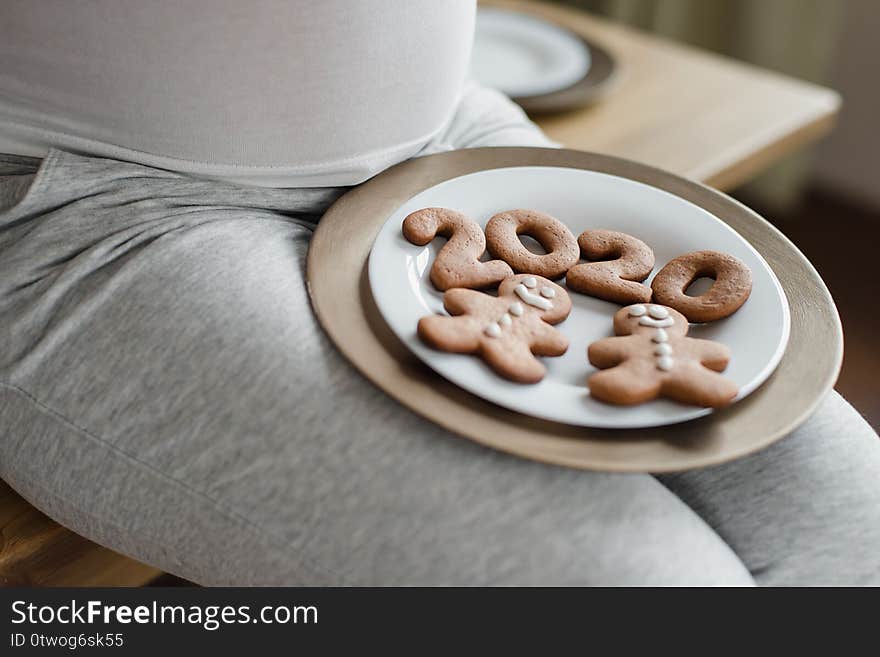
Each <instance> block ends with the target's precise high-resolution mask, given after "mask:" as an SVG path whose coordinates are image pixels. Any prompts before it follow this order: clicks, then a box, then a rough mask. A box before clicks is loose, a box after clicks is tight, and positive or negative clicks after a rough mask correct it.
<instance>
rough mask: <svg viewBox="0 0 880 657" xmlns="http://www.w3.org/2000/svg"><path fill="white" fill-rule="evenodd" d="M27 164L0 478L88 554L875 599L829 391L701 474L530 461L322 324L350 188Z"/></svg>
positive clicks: (10, 276) (866, 499) (15, 204)
mask: <svg viewBox="0 0 880 657" xmlns="http://www.w3.org/2000/svg"><path fill="white" fill-rule="evenodd" d="M0 159H2V158H0ZM34 166H35V163H32V162H28V161H24V160H18V159H15V158H5V159H4V160H3V161H2V162H0V176H2V177H0V201H2V200H3V198H4V196H5V203H2V204H0V207H3V205H5V206H11V207H7V209H6V210H5V211H4V210H2V209H0V338H2V340H0V344H2V348H0V476H2V477H3V478H4V479H6V480H7V481H8V482H9V483H10V484H11V485H12V486H13V487H14V488H15V489H16V490H18V491H19V492H20V493H21V494H22V495H24V496H25V497H26V498H27V499H29V500H30V501H31V502H32V503H34V504H35V505H36V506H38V507H39V508H40V509H42V510H44V511H45V512H46V513H48V514H49V515H51V516H52V517H54V518H56V519H57V520H58V521H59V522H61V523H62V524H65V525H67V526H68V527H70V528H72V529H73V530H75V531H77V532H79V533H81V534H83V535H85V536H88V537H89V538H92V539H93V540H95V541H97V542H99V543H102V544H104V545H107V546H109V547H112V548H113V549H116V550H119V551H121V552H124V553H127V554H129V555H132V556H134V557H136V558H138V559H141V560H143V561H146V562H148V563H151V564H154V565H156V566H158V567H160V568H162V569H164V570H167V571H170V572H172V573H176V574H178V575H181V576H183V577H186V578H189V579H191V580H194V581H196V582H199V583H203V584H245V585H247V584H303V585H306V584H308V585H337V584H363V585H374V584H389V585H390V584H744V585H748V584H752V583H753V582H758V583H760V584H830V583H835V584H880V550H878V546H880V443H878V441H877V436H876V434H875V433H874V432H873V431H872V430H871V429H870V428H869V427H868V425H867V424H866V423H865V422H864V421H863V420H862V418H861V417H860V416H859V415H858V413H856V412H855V411H854V410H853V409H852V408H851V407H850V406H849V405H848V404H847V403H846V402H845V401H844V400H843V399H842V398H841V397H840V396H838V395H837V394H836V393H832V394H831V395H830V396H829V397H828V398H827V399H826V400H825V401H824V402H823V403H822V405H821V407H820V408H819V410H818V411H817V412H816V414H815V415H814V416H813V417H812V418H811V419H810V420H809V421H808V422H806V423H805V424H804V425H803V426H802V427H801V428H800V429H798V430H797V431H795V432H794V433H793V434H792V435H791V436H789V437H788V438H786V439H785V440H783V441H781V442H780V443H777V444H776V445H774V446H773V447H771V448H769V449H767V450H764V451H763V452H761V453H759V454H756V455H754V456H751V457H748V458H745V459H742V460H739V461H736V462H733V463H730V464H727V465H723V466H719V467H714V468H710V469H706V470H701V471H696V472H690V473H685V474H679V475H675V476H668V477H662V478H654V477H651V476H648V475H615V474H601V473H589V472H580V471H574V470H568V469H563V468H557V467H551V466H544V465H539V464H537V463H532V462H528V461H524V460H519V459H516V458H513V457H509V456H506V455H503V454H500V453H496V452H493V451H491V450H488V449H484V448H482V447H479V446H477V445H475V444H473V443H471V442H469V441H467V440H463V439H461V438H458V437H455V436H453V435H450V434H448V433H446V432H445V431H443V430H442V429H440V428H438V427H436V426H434V425H432V424H430V423H428V422H426V421H424V420H422V419H421V418H419V417H418V416H416V415H414V414H413V413H411V412H409V411H407V410H406V409H404V408H402V407H401V406H399V405H398V404H397V403H395V402H394V401H392V400H391V399H389V398H388V397H386V396H385V395H384V394H383V393H382V392H381V391H379V390H378V389H376V388H375V387H374V386H372V385H371V384H370V383H368V382H367V381H365V380H364V379H363V378H362V377H361V376H360V375H359V374H358V373H357V372H355V371H354V370H353V369H352V368H351V367H350V366H349V365H348V363H347V362H346V361H345V360H344V359H343V358H341V357H340V355H339V354H338V353H337V351H336V349H335V348H334V347H333V345H332V344H331V343H330V342H328V340H327V338H326V337H325V336H324V334H323V333H322V332H321V330H320V329H319V327H318V326H317V324H316V322H315V319H314V317H313V315H312V313H311V310H310V307H309V303H308V298H307V295H306V290H305V286H304V272H303V267H304V262H305V256H306V252H307V249H308V245H309V239H310V236H311V233H312V224H311V223H309V218H310V217H312V216H313V215H314V214H316V213H318V212H320V210H321V209H322V208H323V207H325V206H326V204H327V203H328V202H329V201H330V200H332V197H333V195H334V194H335V193H334V192H328V191H321V190H311V191H309V190H290V191H279V190H260V189H245V188H239V187H235V186H232V185H227V184H222V183H216V182H207V181H196V180H191V179H188V178H185V177H182V176H178V175H175V174H172V173H168V172H163V171H158V170H155V169H150V168H147V167H142V166H139V165H133V164H126V163H121V162H115V161H112V160H102V159H98V158H88V157H80V156H75V155H70V154H66V153H60V152H58V151H53V152H52V153H51V154H50V156H49V158H47V160H45V161H44V162H43V165H42V168H41V169H40V171H39V173H38V174H37V176H36V178H34V176H33V175H32V174H33V169H34ZM4 173H5V174H6V175H3V174H4ZM25 192H26V193H25ZM22 197H23V198H22Z"/></svg>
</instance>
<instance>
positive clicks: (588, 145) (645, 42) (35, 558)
mask: <svg viewBox="0 0 880 657" xmlns="http://www.w3.org/2000/svg"><path fill="white" fill-rule="evenodd" d="M487 4H493V5H501V6H505V7H514V8H519V9H522V10H525V11H529V12H533V13H535V14H537V15H539V16H543V17H545V18H548V19H550V20H553V21H556V22H558V23H561V24H564V25H567V26H568V27H569V28H571V29H573V30H575V31H577V32H579V33H581V34H583V35H584V36H586V37H589V38H590V39H595V40H596V42H598V43H601V44H602V45H603V46H605V47H606V48H607V49H609V50H610V51H611V52H612V53H613V54H614V56H615V57H617V59H618V60H619V62H620V64H621V67H622V68H621V79H620V82H619V85H618V86H617V88H616V89H615V90H614V91H613V92H612V93H611V94H610V95H609V96H608V97H607V98H606V99H605V100H604V101H603V102H602V103H600V104H598V105H596V106H594V107H591V108H587V109H582V110H577V111H573V112H568V113H565V114H560V115H556V116H551V117H542V118H540V119H539V121H538V122H539V124H540V125H541V127H542V128H543V129H544V130H545V131H546V132H547V134H549V135H550V137H552V138H553V139H555V140H557V141H559V142H562V143H563V144H565V145H566V146H568V147H569V148H578V149H583V150H592V151H598V152H602V153H609V154H612V155H618V156H621V157H626V158H630V159H633V160H638V161H641V162H645V163H648V164H652V165H654V166H657V167H660V168H664V169H668V170H670V171H673V172H675V173H678V174H681V175H684V176H687V177H689V178H692V179H695V180H699V181H702V182H705V183H708V184H710V185H713V186H715V187H718V188H721V189H730V188H732V187H735V186H736V185H738V184H740V183H742V182H745V181H746V180H748V179H749V178H750V177H752V176H754V174H756V173H757V172H758V171H759V170H760V169H762V168H763V167H765V166H767V165H769V164H770V163H772V162H774V161H776V160H777V159H778V158H780V157H781V156H783V155H785V154H786V153H789V152H791V151H793V150H795V149H797V148H799V147H801V146H804V145H805V144H807V143H809V142H810V141H813V140H815V139H817V138H818V137H819V136H821V135H822V134H824V133H825V132H827V131H828V130H829V129H830V128H831V126H832V123H833V120H834V116H835V114H836V112H837V109H838V107H839V105H840V99H839V97H838V95H837V94H836V93H835V92H833V91H831V90H829V89H823V88H821V87H817V86H815V85H811V84H807V83H804V82H799V81H797V80H792V79H791V78H786V77H784V76H781V75H777V74H774V73H769V72H767V71H762V70H760V69H756V68H754V67H750V66H746V65H744V64H740V63H737V62H734V61H731V60H728V59H724V58H721V57H718V56H715V55H711V54H708V53H705V52H702V51H699V50H695V49H692V48H688V47H685V46H682V45H679V44H675V43H671V42H669V41H665V40H662V39H658V38H655V37H652V36H648V35H646V34H642V33H640V32H637V31H634V30H631V29H627V28H625V27H621V26H619V25H615V24H613V23H610V22H607V21H603V20H600V19H598V18H595V17H593V16H590V15H588V14H585V13H583V12H580V11H576V10H572V9H567V8H564V7H559V6H553V5H547V4H541V3H537V2H515V1H511V0H494V1H493V2H491V3H487ZM158 574H159V571H157V570H156V569H154V568H151V567H149V566H145V565H143V564H140V563H137V562H135V561H132V560H131V559H128V558H127V557H124V556H122V555H119V554H116V553H114V552H112V551H110V550H108V549H106V548H103V547H101V546H98V545H95V544H94V543H91V542H89V541H87V540H86V539H84V538H81V537H79V536H77V535H76V534H74V533H72V532H70V531H68V530H66V529H64V528H63V527H61V526H59V525H58V524H56V523H55V522H53V521H52V520H50V519H49V518H47V517H46V516H45V515H43V514H42V513H40V512H39V511H37V510H36V509H34V508H33V507H32V506H30V505H29V504H28V503H27V502H26V501H25V500H23V499H22V498H21V497H19V496H18V495H17V494H16V493H15V492H14V491H12V489H11V488H9V487H8V486H7V485H6V484H3V483H2V482H0V585H3V584H22V585H83V586H86V585H113V584H117V585H128V586H136V585H140V584H144V583H146V582H148V581H149V580H150V579H152V578H154V577H155V576H157V575H158Z"/></svg>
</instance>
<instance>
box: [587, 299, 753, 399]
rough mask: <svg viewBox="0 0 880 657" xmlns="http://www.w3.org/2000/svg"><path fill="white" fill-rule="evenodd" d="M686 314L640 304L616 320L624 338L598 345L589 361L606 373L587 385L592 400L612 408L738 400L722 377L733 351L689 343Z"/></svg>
mask: <svg viewBox="0 0 880 657" xmlns="http://www.w3.org/2000/svg"><path fill="white" fill-rule="evenodd" d="M687 332H688V321H687V319H686V318H685V317H684V315H682V314H681V313H679V312H677V311H676V310H674V309H672V308H667V307H666V306H660V305H656V304H635V305H632V306H627V307H626V308H621V309H620V310H618V311H617V313H616V314H615V315H614V333H615V334H616V335H617V336H618V337H614V338H605V339H604V340H598V341H597V342H594V343H592V344H591V345H590V346H589V349H588V350H587V355H588V358H589V360H590V363H592V364H593V365H594V366H596V367H598V368H599V369H600V370H601V371H600V372H596V373H595V374H592V375H591V376H590V377H589V378H588V379H587V385H588V386H589V388H590V395H591V396H593V397H595V398H596V399H599V400H601V401H604V402H608V403H611V404H625V405H629V404H641V403H642V402H646V401H649V400H651V399H655V398H656V397H668V398H670V399H674V400H675V401H679V402H682V403H684V404H693V405H696V406H707V407H713V408H719V407H721V406H726V405H727V404H729V403H730V402H732V401H733V398H734V397H736V393H737V387H736V385H735V384H734V383H733V382H731V381H729V380H728V379H725V378H724V377H723V376H721V375H720V374H718V372H721V371H723V370H724V369H725V368H726V367H727V363H728V362H729V361H730V351H729V350H728V349H727V347H725V346H724V345H722V344H719V343H717V342H711V341H710V340H698V339H696V338H689V337H686V336H687Z"/></svg>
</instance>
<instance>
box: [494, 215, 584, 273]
mask: <svg viewBox="0 0 880 657" xmlns="http://www.w3.org/2000/svg"><path fill="white" fill-rule="evenodd" d="M519 235H529V236H530V237H533V238H534V239H536V240H537V241H538V242H539V243H540V244H541V246H542V247H543V248H544V250H545V251H546V252H547V253H545V254H543V255H537V254H535V253H532V252H531V251H529V250H528V249H527V248H526V247H525V246H523V243H522V242H520V240H519ZM486 242H487V244H488V246H489V253H491V254H492V255H493V256H494V257H496V258H501V259H502V260H504V262H506V263H507V264H508V265H510V266H511V267H513V270H514V271H515V272H518V273H523V274H535V275H537V276H543V277H545V278H561V277H562V276H563V275H565V272H567V271H568V270H569V268H570V267H571V266H572V265H575V264H577V262H578V260H579V258H580V251H579V249H578V245H577V240H576V239H575V237H574V235H573V234H572V232H571V231H570V230H569V229H568V226H566V225H565V224H564V223H562V222H561V221H559V220H558V219H556V218H554V217H551V216H550V215H549V214H544V213H543V212H538V211H537V210H510V211H509V212H500V213H498V214H496V215H495V216H494V217H492V218H491V219H489V223H487V224H486Z"/></svg>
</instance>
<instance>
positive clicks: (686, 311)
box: [651, 251, 752, 322]
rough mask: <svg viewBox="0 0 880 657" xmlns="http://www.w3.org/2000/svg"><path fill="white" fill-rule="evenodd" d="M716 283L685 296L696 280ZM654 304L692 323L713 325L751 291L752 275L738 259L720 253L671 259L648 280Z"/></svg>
mask: <svg viewBox="0 0 880 657" xmlns="http://www.w3.org/2000/svg"><path fill="white" fill-rule="evenodd" d="M703 276H708V277H709V278H714V279H715V282H714V283H713V284H712V287H711V288H709V290H708V291H707V292H706V293H705V294H701V295H700V296H698V297H692V296H688V295H687V294H686V291H687V289H688V287H690V285H691V283H693V282H694V281H695V280H697V279H698V278H701V277H703ZM651 288H652V289H653V291H654V301H656V302H657V303H662V304H664V305H666V306H670V307H671V308H675V309H676V310H677V311H678V312H680V313H681V314H682V315H684V316H685V317H687V318H688V320H689V321H691V322H714V321H715V320H718V319H723V318H724V317H727V316H729V315H732V314H733V313H735V312H736V311H737V310H739V308H740V306H742V305H743V304H744V303H745V301H746V299H748V298H749V294H751V292H752V272H751V270H750V269H749V268H748V266H746V264H745V263H744V262H742V261H741V260H739V259H737V258H734V257H733V256H732V255H728V254H727V253H720V252H719V251H693V252H692V253H686V254H685V255H681V256H678V257H677V258H673V259H672V260H670V261H669V262H667V263H666V265H665V266H664V267H663V269H661V270H660V271H659V272H657V275H656V276H655V277H654V280H653V281H651Z"/></svg>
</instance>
